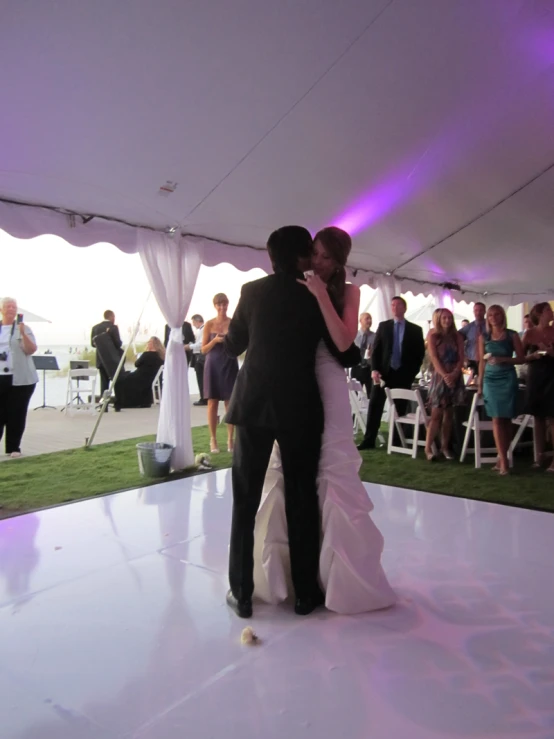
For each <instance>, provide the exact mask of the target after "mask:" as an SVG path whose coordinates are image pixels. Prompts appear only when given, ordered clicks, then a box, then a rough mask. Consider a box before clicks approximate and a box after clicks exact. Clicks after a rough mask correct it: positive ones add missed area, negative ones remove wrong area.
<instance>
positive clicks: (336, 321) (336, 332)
mask: <svg viewBox="0 0 554 739" xmlns="http://www.w3.org/2000/svg"><path fill="white" fill-rule="evenodd" d="M299 282H300V280H299ZM305 284H306V286H307V287H308V289H309V290H310V292H311V293H312V294H313V295H315V297H316V298H317V302H318V303H319V307H320V309H321V313H322V315H323V319H324V321H325V324H326V326H327V330H328V331H329V335H330V337H331V339H332V341H333V344H334V345H335V346H336V347H337V349H338V350H339V351H340V352H345V351H346V350H347V349H348V348H349V347H350V345H351V344H352V342H353V341H354V339H355V338H356V334H357V332H358V310H359V308H360V288H359V287H357V286H356V285H346V287H345V291H344V311H343V315H342V318H341V316H339V314H338V313H337V311H336V310H335V307H334V305H333V303H332V302H331V298H330V297H329V293H328V292H327V287H326V285H325V283H324V282H323V280H321V279H320V278H319V277H318V276H317V275H313V276H310V277H308V278H307V280H306V283H305Z"/></svg>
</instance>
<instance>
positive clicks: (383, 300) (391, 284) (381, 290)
mask: <svg viewBox="0 0 554 739" xmlns="http://www.w3.org/2000/svg"><path fill="white" fill-rule="evenodd" d="M375 282H376V285H375V286H376V288H377V296H378V297H377V317H376V318H377V320H378V322H381V321H386V320H387V319H389V318H391V317H392V313H391V301H392V299H393V298H394V296H395V295H400V292H401V291H400V285H399V284H398V282H397V280H396V279H395V278H394V277H393V276H392V275H378V276H377V279H376V280H375Z"/></svg>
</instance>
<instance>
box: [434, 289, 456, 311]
mask: <svg viewBox="0 0 554 739" xmlns="http://www.w3.org/2000/svg"><path fill="white" fill-rule="evenodd" d="M433 297H434V299H435V305H436V307H437V308H448V310H449V311H451V312H452V313H454V300H453V298H452V292H451V291H450V290H448V288H446V287H442V285H436V286H435V287H434V288H433Z"/></svg>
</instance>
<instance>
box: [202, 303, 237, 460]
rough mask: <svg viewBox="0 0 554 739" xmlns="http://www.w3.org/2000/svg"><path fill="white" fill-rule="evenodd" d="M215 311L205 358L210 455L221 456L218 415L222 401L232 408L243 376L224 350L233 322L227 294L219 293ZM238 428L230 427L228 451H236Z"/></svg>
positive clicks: (206, 328)
mask: <svg viewBox="0 0 554 739" xmlns="http://www.w3.org/2000/svg"><path fill="white" fill-rule="evenodd" d="M214 307H215V309H216V311H217V316H216V317H215V318H212V320H211V321H207V322H206V323H205V324H204V335H203V337H202V350H201V351H202V354H205V355H206V364H205V365H204V397H205V398H207V399H208V426H209V427H210V451H211V452H212V454H217V453H218V452H219V449H218V446H217V439H216V429H217V411H218V408H219V401H220V400H222V401H223V402H224V404H225V410H227V408H228V406H229V400H230V398H231V393H232V392H233V387H234V386H235V380H236V379H237V375H238V372H239V365H238V362H237V360H236V359H235V358H234V357H229V356H228V355H227V353H226V352H225V350H224V348H223V341H224V339H225V334H226V333H227V332H228V331H229V324H230V323H231V319H230V318H229V316H228V315H227V308H228V307H229V299H228V298H227V296H226V295H225V294H224V293H217V295H216V296H215V297H214ZM233 434H234V427H233V426H232V425H231V424H227V451H229V452H232V451H233Z"/></svg>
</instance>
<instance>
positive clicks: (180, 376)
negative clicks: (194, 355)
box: [138, 229, 202, 470]
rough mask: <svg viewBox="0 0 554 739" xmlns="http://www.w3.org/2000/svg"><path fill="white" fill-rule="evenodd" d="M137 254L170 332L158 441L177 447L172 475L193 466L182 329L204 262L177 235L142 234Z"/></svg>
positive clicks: (197, 249)
mask: <svg viewBox="0 0 554 739" xmlns="http://www.w3.org/2000/svg"><path fill="white" fill-rule="evenodd" d="M138 251H139V253H140V256H141V260H142V264H143V266H144V270H145V272H146V274H147V276H148V280H149V282H150V286H151V288H152V292H153V293H154V295H155V297H156V300H157V301H158V305H159V307H160V310H161V312H162V313H163V316H164V318H165V320H166V322H167V324H168V326H169V327H170V328H171V334H170V338H169V343H168V345H167V350H166V356H165V366H164V374H163V392H162V401H161V406H160V418H159V422H158V436H157V440H158V441H159V442H164V443H166V444H172V445H173V446H174V447H175V451H174V452H173V456H172V459H171V465H172V467H173V469H174V470H181V469H183V468H184V467H188V466H190V465H192V464H193V462H194V454H193V451H192V435H191V427H190V399H189V382H188V365H187V358H186V355H185V352H184V350H183V335H182V326H183V321H184V320H185V318H186V315H187V311H188V309H189V305H190V301H191V299H192V294H193V292H194V286H195V285H196V279H197V277H198V272H199V270H200V265H201V263H202V245H201V243H200V242H199V241H198V240H197V239H194V240H193V239H187V238H186V237H182V236H180V235H178V234H175V236H174V237H170V236H168V235H167V234H162V233H157V232H153V231H151V232H149V231H145V230H143V229H139V230H138Z"/></svg>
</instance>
